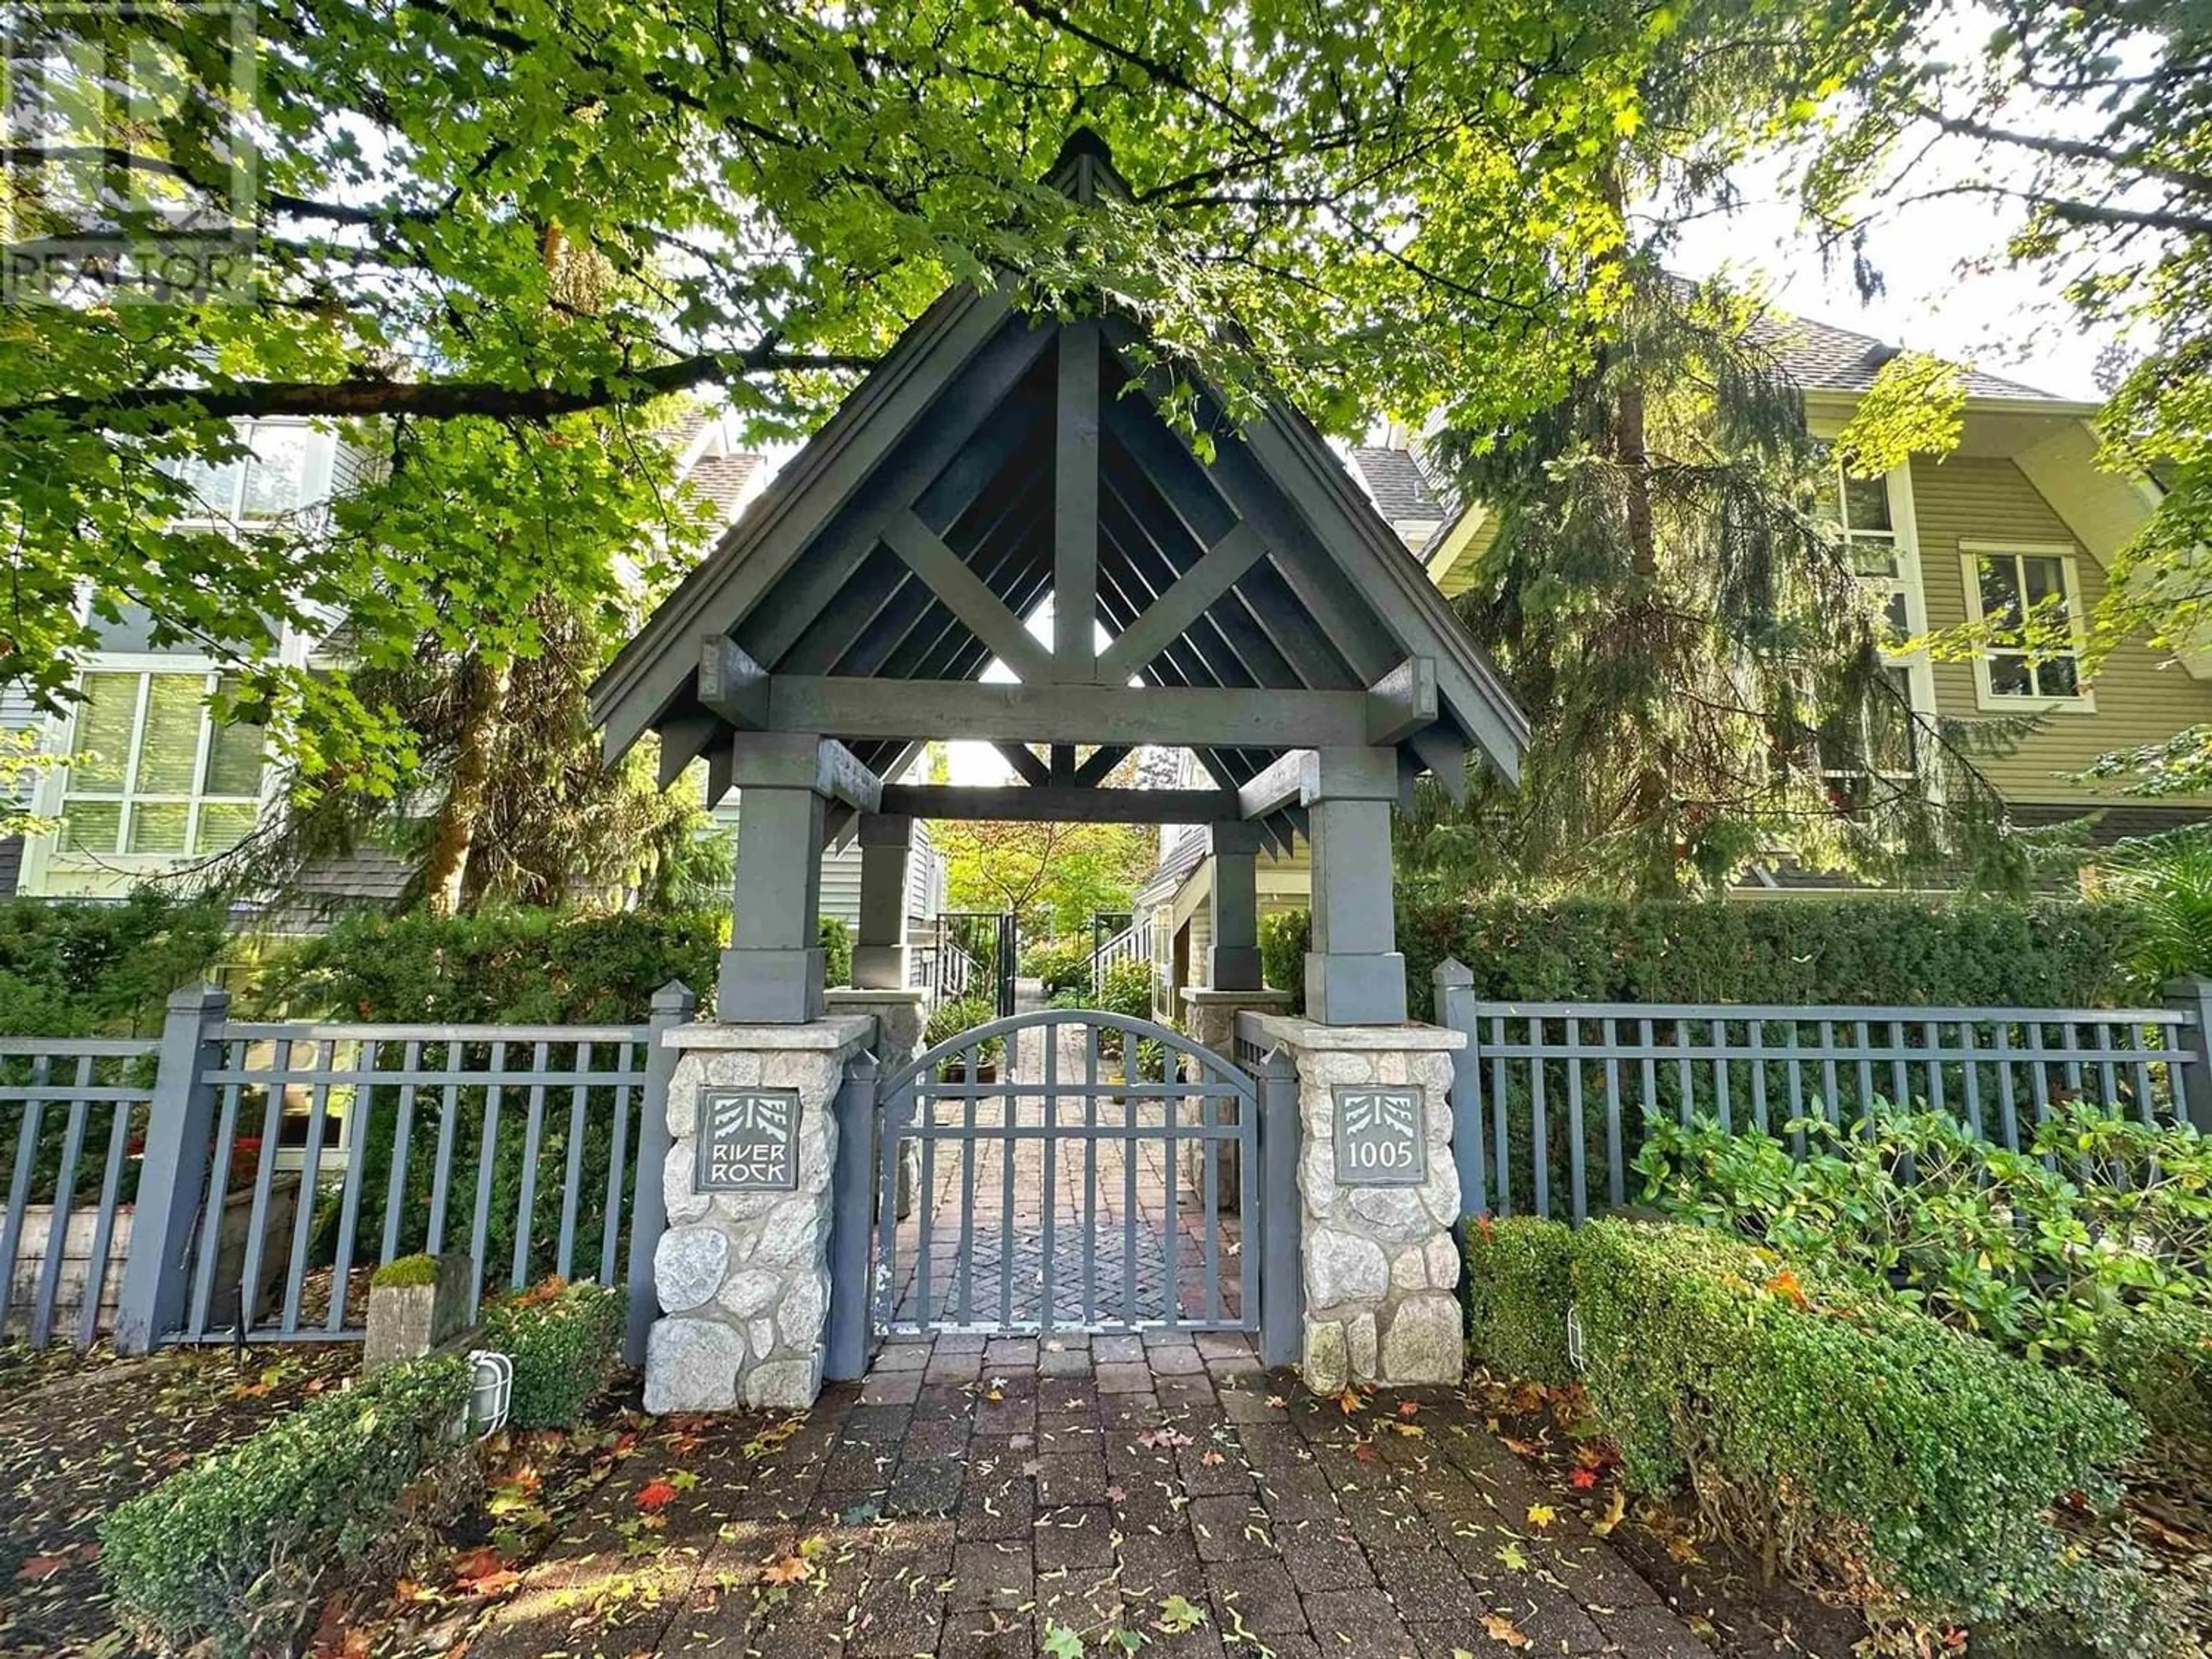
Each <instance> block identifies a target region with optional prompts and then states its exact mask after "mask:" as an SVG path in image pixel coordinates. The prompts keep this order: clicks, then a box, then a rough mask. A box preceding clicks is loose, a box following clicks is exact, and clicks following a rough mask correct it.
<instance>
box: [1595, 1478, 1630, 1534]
mask: <svg viewBox="0 0 2212 1659" xmlns="http://www.w3.org/2000/svg"><path fill="white" fill-rule="evenodd" d="M1627 1513H1628V1494H1627V1493H1626V1492H1625V1491H1624V1490H1623V1489H1622V1488H1620V1487H1619V1486H1615V1487H1614V1488H1613V1498H1612V1500H1611V1501H1610V1502H1608V1503H1607V1504H1606V1506H1605V1513H1604V1514H1603V1515H1601V1516H1599V1517H1598V1518H1597V1519H1596V1520H1595V1521H1593V1522H1590V1530H1591V1531H1592V1532H1594V1533H1595V1534H1597V1535H1598V1536H1599V1537H1601V1538H1606V1537H1610V1536H1611V1535H1612V1533H1613V1528H1615V1527H1617V1526H1619V1525H1620V1517H1621V1516H1624V1515H1626V1514H1627Z"/></svg>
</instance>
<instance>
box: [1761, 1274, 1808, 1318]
mask: <svg viewBox="0 0 2212 1659" xmlns="http://www.w3.org/2000/svg"><path fill="white" fill-rule="evenodd" d="M1766 1288H1767V1290H1768V1291H1770V1292H1771V1294H1773V1295H1775V1296H1778V1297H1781V1298H1782V1299H1783V1300H1784V1302H1787V1303H1789V1304H1791V1305H1792V1306H1793V1307H1799V1308H1806V1307H1810V1306H1811V1305H1812V1304H1811V1303H1809V1302H1808V1301H1807V1300H1806V1297H1805V1287H1804V1285H1802V1284H1800V1283H1799V1282H1798V1279H1797V1275H1796V1273H1792V1272H1791V1271H1790V1269H1789V1268H1787V1267H1784V1268H1783V1269H1782V1270H1781V1271H1780V1272H1779V1273H1776V1274H1775V1275H1774V1277H1773V1278H1771V1279H1768V1280H1767V1281H1766Z"/></svg>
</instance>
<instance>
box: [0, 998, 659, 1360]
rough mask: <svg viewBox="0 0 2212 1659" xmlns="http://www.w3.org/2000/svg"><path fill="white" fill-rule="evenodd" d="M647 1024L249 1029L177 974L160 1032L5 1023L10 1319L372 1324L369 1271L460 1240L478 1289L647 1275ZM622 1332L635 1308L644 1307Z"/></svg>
mask: <svg viewBox="0 0 2212 1659" xmlns="http://www.w3.org/2000/svg"><path fill="white" fill-rule="evenodd" d="M691 1007H692V1001H691V998H690V993H689V992H688V991H684V989H683V988H682V987H669V989H668V990H667V991H665V992H664V993H663V994H661V996H660V997H659V998H657V999H656V1000H655V1002H654V1007H653V1022H652V1024H648V1025H636V1026H633V1025H560V1026H523V1025H501V1026H469V1025H368V1024H323V1023H306V1024H301V1023H281V1024H252V1023H246V1022H240V1021H234V1020H232V1019H230V1018H228V1002H227V1000H226V999H225V998H224V997H223V995H222V993H221V992H219V991H215V990H213V989H202V990H197V991H191V992H182V993H179V994H178V996H177V997H176V998H174V999H173V1000H172V1001H171V1003H170V1007H169V1014H168V1019H167V1024H166V1025H165V1027H164V1029H163V1032H162V1036H161V1038H160V1039H159V1040H158V1041H155V1042H89V1041H70V1042H64V1041H54V1040H42V1039H0V1160H4V1161H0V1170H7V1171H8V1172H9V1182H8V1187H7V1189H6V1191H7V1208H6V1210H5V1212H0V1337H9V1338H17V1339H21V1340H27V1341H28V1342H29V1343H30V1345H31V1346H45V1345H46V1344H47V1343H49V1342H51V1341H52V1340H56V1338H57V1337H58V1336H59V1335H60V1334H64V1333H66V1334H68V1335H70V1338H71V1339H72V1340H75V1341H76V1343H77V1344H78V1345H79V1346H84V1345H87V1344H89V1343H90V1342H92V1341H93V1340H95V1339H96V1338H97V1337H99V1336H100V1335H102V1334H113V1335H114V1336H115V1338H116V1340H117V1346H118V1347H120V1348H124V1349H125V1350H128V1351H133V1352H143V1351H144V1350H145V1349H146V1348H148V1347H150V1346H155V1345H156V1344H159V1343H167V1342H179V1343H207V1342H231V1341H252V1342H264V1341H292V1340H312V1341H331V1340H356V1339H358V1338H359V1337H360V1336H361V1334H362V1326H363V1322H364V1319H365V1316H366V1314H367V1296H368V1279H369V1277H370V1276H371V1275H372V1274H373V1273H374V1272H375V1270H376V1268H377V1267H380V1266H381V1265H383V1264H384V1263H386V1262H389V1261H392V1260H394V1259H396V1258H397V1257H399V1256H402V1255H412V1254H414V1253H415V1252H417V1251H424V1250H427V1251H432V1252H435V1251H441V1250H466V1251H467V1252H468V1253H469V1255H471V1256H472V1257H473V1258H474V1260H475V1261H476V1263H477V1298H478V1299H481V1297H483V1296H486V1295H489V1294H495V1293H497V1292H498V1291H501V1290H503V1289H520V1288H521V1287H522V1286H524V1285H528V1284H531V1283H534V1282H535V1281H537V1280H538V1279H543V1278H544V1277H546V1276H547V1275H549V1274H558V1275H560V1276H561V1277H563V1278H591V1279H599V1280H600V1281H601V1282H603V1283H608V1284H623V1283H624V1282H625V1281H627V1282H628V1283H629V1284H630V1285H632V1287H633V1288H635V1286H636V1285H637V1284H638V1283H639V1282H640V1276H641V1274H642V1275H643V1282H644V1284H645V1285H646V1286H647V1290H648V1292H649V1289H650V1284H651V1279H650V1273H651V1261H650V1257H651V1250H652V1245H653V1242H654V1240H655V1239H656V1238H657V1237H658V1235H659V1231H660V1228H661V1225H662V1222H663V1218H664V1209H663V1199H662V1194H661V1190H660V1182H661V1165H662V1161H663V1159H664V1158H665V1153H666V1149H667V1134H666V1126H665V1117H664V1114H663V1113H662V1112H661V1111H660V1109H659V1107H660V1103H661V1102H662V1101H663V1100H664V1099H665V1090H666V1085H667V1073H668V1071H669V1066H668V1064H667V1063H666V1060H665V1058H664V1057H663V1056H662V1055H661V1054H660V1052H659V1046H658V1038H659V1034H660V1031H661V1030H662V1029H663V1028H664V1027H665V1026H667V1025H670V1024H680V1023H681V1022H682V1021H683V1020H684V1019H685V1018H689V1016H690V1011H691ZM633 1326H634V1329H633V1332H632V1343H631V1346H632V1347H633V1348H634V1349H635V1348H640V1347H641V1340H642V1336H643V1325H642V1323H641V1322H638V1321H635V1320H633Z"/></svg>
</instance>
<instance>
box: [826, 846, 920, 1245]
mask: <svg viewBox="0 0 2212 1659" xmlns="http://www.w3.org/2000/svg"><path fill="white" fill-rule="evenodd" d="M862 822H863V823H865V822H866V820H865V819H863V820H862ZM855 976H856V977H857V973H856V975H855ZM927 1000H928V998H927V994H926V993H924V992H921V991H907V990H897V991H863V990H852V991H832V992H830V993H829V1012H831V1013H832V1014H867V1015H870V1016H872V1018H874V1020H875V1022H876V1042H875V1054H876V1060H877V1063H878V1066H881V1067H882V1070H883V1074H884V1076H885V1077H891V1076H895V1075H896V1073H899V1072H902V1071H903V1070H905V1069H906V1067H907V1066H909V1065H911V1064H912V1063H913V1062H914V1059H915V1055H917V1054H920V1053H921V1034H922V1030H923V1028H924V1027H926V1026H927V1024H928V1023H929V1014H928V1011H927V1008H926V1007H925V1006H924V1005H925V1004H926V1003H927ZM899 1152H900V1157H899V1169H898V1191H897V1194H896V1200H895V1204H896V1211H895V1212H896V1215H897V1217H898V1218H899V1219H900V1220H901V1221H903V1220H905V1219H906V1218H907V1217H908V1216H909V1215H911V1214H912V1213H913V1212H914V1188H915V1182H916V1181H918V1180H919V1179H921V1142H920V1141H919V1140H908V1141H904V1142H902V1143H901V1145H900V1148H899ZM881 1165H882V1158H881V1152H880V1149H878V1152H876V1154H875V1155H873V1156H872V1157H871V1158H870V1160H869V1168H871V1169H878V1168H880V1167H881Z"/></svg>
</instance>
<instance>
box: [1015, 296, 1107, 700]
mask: <svg viewBox="0 0 2212 1659" xmlns="http://www.w3.org/2000/svg"><path fill="white" fill-rule="evenodd" d="M1052 473H1053V495H1052V553H1053V562H1052V592H1053V599H1052V655H1053V663H1054V678H1058V679H1060V680H1064V681H1066V682H1068V683H1069V684H1085V683H1087V682H1090V681H1091V680H1095V679H1097V678H1101V676H1100V673H1099V663H1098V659H1097V654H1096V653H1097V614H1098V325H1097V324H1096V323H1090V322H1074V323H1068V324H1066V325H1063V326H1062V327H1061V329H1060V390H1059V396H1058V398H1057V399H1056V407H1055V409H1054V420H1053V465H1052ZM1022 678H1024V679H1025V680H1026V679H1028V678H1030V676H1029V675H1027V674H1023V675H1022Z"/></svg>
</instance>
